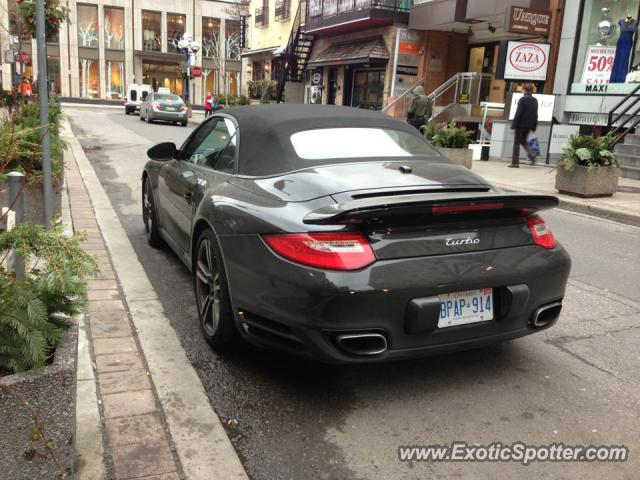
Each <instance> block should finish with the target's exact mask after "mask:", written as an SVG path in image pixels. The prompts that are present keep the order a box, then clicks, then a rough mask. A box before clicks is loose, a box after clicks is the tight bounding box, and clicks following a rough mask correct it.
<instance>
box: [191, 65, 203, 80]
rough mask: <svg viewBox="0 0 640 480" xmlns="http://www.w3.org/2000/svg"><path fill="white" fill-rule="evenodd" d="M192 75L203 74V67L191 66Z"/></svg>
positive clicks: (195, 76) (194, 76) (198, 76)
mask: <svg viewBox="0 0 640 480" xmlns="http://www.w3.org/2000/svg"><path fill="white" fill-rule="evenodd" d="M191 76H192V77H193V78H200V77H201V76H202V68H200V67H196V66H194V67H191Z"/></svg>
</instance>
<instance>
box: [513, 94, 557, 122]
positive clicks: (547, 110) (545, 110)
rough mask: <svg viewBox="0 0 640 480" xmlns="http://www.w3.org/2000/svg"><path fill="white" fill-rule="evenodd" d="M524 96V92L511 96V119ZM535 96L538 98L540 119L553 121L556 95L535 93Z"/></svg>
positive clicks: (540, 120)
mask: <svg viewBox="0 0 640 480" xmlns="http://www.w3.org/2000/svg"><path fill="white" fill-rule="evenodd" d="M522 97H523V94H522V93H514V94H513V96H512V97H511V109H510V110H509V120H513V117H515V116H516V109H517V108H518V102H519V101H520V99H521V98H522ZM533 97H534V98H535V99H536V100H538V121H539V122H551V121H552V120H553V108H554V107H555V104H556V96H555V95H539V94H537V93H535V94H534V95H533Z"/></svg>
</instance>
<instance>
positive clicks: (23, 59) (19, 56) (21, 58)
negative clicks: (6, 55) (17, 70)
mask: <svg viewBox="0 0 640 480" xmlns="http://www.w3.org/2000/svg"><path fill="white" fill-rule="evenodd" d="M30 61H31V58H30V57H29V52H27V51H26V50H22V51H21V52H16V62H18V63H29V62H30Z"/></svg>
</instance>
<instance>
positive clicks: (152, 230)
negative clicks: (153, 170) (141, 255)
mask: <svg viewBox="0 0 640 480" xmlns="http://www.w3.org/2000/svg"><path fill="white" fill-rule="evenodd" d="M142 220H143V222H144V231H145V234H146V236H147V241H148V242H149V245H151V246H152V247H153V248H161V247H163V246H164V241H163V240H162V237H161V236H160V231H159V230H158V212H157V210H156V201H155V199H154V198H153V188H152V187H151V181H150V180H149V177H147V178H145V179H144V184H143V185H142Z"/></svg>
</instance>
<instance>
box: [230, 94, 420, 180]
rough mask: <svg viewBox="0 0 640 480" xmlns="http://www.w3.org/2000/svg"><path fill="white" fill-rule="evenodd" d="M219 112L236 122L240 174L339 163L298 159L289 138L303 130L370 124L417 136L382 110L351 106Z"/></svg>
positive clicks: (269, 107)
mask: <svg viewBox="0 0 640 480" xmlns="http://www.w3.org/2000/svg"><path fill="white" fill-rule="evenodd" d="M219 113H226V114H228V115H231V116H232V117H234V118H235V119H236V120H237V121H238V126H239V130H240V161H239V165H238V173H239V174H240V175H250V176H272V175H278V174H282V173H285V172H291V171H294V170H299V169H301V168H306V167H312V166H317V165H324V164H327V163H339V161H336V160H335V159H333V160H303V159H301V158H299V157H298V155H297V154H296V151H295V150H294V148H293V145H292V144H291V140H290V137H291V135H292V134H294V133H296V132H300V131H303V130H313V129H318V128H344V127H351V128H366V127H371V128H385V129H391V130H402V131H405V132H408V133H410V134H412V135H416V136H420V134H419V133H418V131H417V130H416V129H415V128H414V127H412V126H411V125H408V124H406V123H403V122H400V121H398V120H394V119H393V118H391V117H390V116H388V115H385V114H384V113H381V112H375V111H371V110H363V109H360V108H352V107H337V106H333V105H283V104H270V105H251V106H242V107H231V108H227V109H224V110H220V112H219ZM359 160H363V159H359ZM386 160H389V159H386ZM342 161H349V159H343V160H342Z"/></svg>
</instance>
